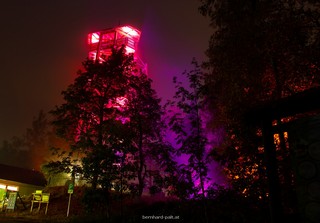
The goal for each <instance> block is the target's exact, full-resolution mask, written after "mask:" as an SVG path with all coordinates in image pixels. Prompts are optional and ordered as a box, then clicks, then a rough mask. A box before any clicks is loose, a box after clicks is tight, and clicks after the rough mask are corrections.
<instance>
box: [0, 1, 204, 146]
mask: <svg viewBox="0 0 320 223" xmlns="http://www.w3.org/2000/svg"><path fill="white" fill-rule="evenodd" d="M198 6H199V2H198V0H161V1H159V0H115V1H114V0H91V1H89V0H54V1H46V0H41V1H40V0H10V1H5V3H3V2H2V3H1V6H0V24H1V36H0V44H1V45H0V50H1V54H0V56H1V60H0V61H1V65H0V85H1V86H0V103H1V110H0V140H1V141H2V140H4V139H10V138H11V137H13V136H21V135H22V134H24V133H25V130H26V128H28V127H30V126H31V122H32V119H33V117H34V116H36V115H37V114H38V112H39V111H40V110H41V109H43V110H44V111H45V112H47V111H49V110H51V109H52V108H54V106H55V105H59V104H61V103H62V97H61V91H62V90H65V89H66V87H67V86H68V85H69V84H71V83H72V81H73V80H74V78H75V77H76V71H77V70H78V69H79V68H80V67H81V63H82V61H84V60H85V58H86V56H87V45H86V44H87V34H88V33H89V32H94V31H99V30H101V29H106V28H111V27H115V26H118V25H132V26H134V27H136V28H138V29H140V30H141V32H142V34H141V39H140V43H139V54H140V57H141V58H142V59H143V61H144V62H146V63H147V64H148V71H149V72H148V74H149V76H150V77H151V78H152V79H153V81H154V85H153V86H154V88H155V89H156V90H157V92H158V95H159V97H161V98H163V100H166V99H168V98H170V97H171V96H172V95H173V92H174V88H173V84H172V77H173V76H179V75H181V73H182V72H183V71H184V70H186V69H188V68H189V67H190V63H191V60H192V58H193V57H195V58H197V59H198V60H199V61H202V60H203V59H204V58H205V57H204V51H205V49H206V48H207V46H208V41H209V36H210V29H209V25H208V24H209V23H208V21H207V20H206V19H205V18H204V17H202V16H201V15H200V14H199V12H198Z"/></svg>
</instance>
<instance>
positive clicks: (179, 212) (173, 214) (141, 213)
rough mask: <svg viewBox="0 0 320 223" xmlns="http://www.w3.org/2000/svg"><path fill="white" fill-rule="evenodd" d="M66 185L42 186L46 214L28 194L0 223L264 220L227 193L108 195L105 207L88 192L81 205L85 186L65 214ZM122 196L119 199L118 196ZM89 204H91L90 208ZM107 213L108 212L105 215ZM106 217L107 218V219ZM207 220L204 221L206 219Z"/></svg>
mask: <svg viewBox="0 0 320 223" xmlns="http://www.w3.org/2000/svg"><path fill="white" fill-rule="evenodd" d="M67 190H68V189H67V187H54V188H46V189H45V190H44V192H48V193H50V202H49V208H48V212H47V215H45V213H44V212H45V205H44V204H43V205H41V209H40V211H39V212H38V211H37V208H38V204H35V207H34V210H33V211H32V213H30V207H31V197H25V198H23V203H24V205H23V204H22V202H21V201H19V200H17V206H16V209H15V210H14V211H11V210H10V211H9V210H7V211H2V212H1V214H0V222H4V223H6V222H8V223H11V222H30V223H42V222H45V223H91V222H92V223H99V222H103V223H107V222H109V223H118V222H120V223H122V222H125V223H135V222H148V223H150V222H156V223H160V222H172V223H180V222H186V223H189V222H190V223H191V222H194V223H201V222H219V223H253V222H255V223H266V222H268V220H267V219H268V218H267V215H265V212H261V211H260V210H257V209H252V208H250V207H249V206H250V205H248V203H245V202H246V201H245V202H244V201H242V200H241V199H237V198H235V197H233V196H229V195H228V196H227V197H224V198H222V199H219V200H206V201H205V202H204V201H203V200H184V201H182V200H177V199H174V198H166V197H163V196H151V197H150V196H148V197H142V198H136V197H135V198H133V197H126V196H120V194H112V195H111V196H112V199H111V200H112V202H110V203H109V206H108V207H110V208H109V209H108V210H109V211H106V210H107V208H106V206H105V205H104V204H103V199H104V198H103V196H101V194H99V193H96V192H94V193H91V194H90V196H89V198H88V197H87V200H88V199H89V200H90V199H91V200H93V201H94V202H93V204H92V205H91V206H86V205H84V204H85V203H84V202H83V197H84V194H85V193H84V191H85V188H83V187H75V189H74V193H73V194H72V197H71V205H70V212H69V213H70V214H69V216H68V217H67V208H68V200H69V194H68V192H67ZM120 198H122V199H120ZM90 207H92V208H91V209H92V210H91V211H90ZM107 213H108V214H109V215H107ZM107 216H108V219H109V221H107ZM207 219H208V221H207Z"/></svg>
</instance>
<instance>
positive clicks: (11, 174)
mask: <svg viewBox="0 0 320 223" xmlns="http://www.w3.org/2000/svg"><path fill="white" fill-rule="evenodd" d="M0 179H2V180H10V181H15V182H19V183H25V184H31V185H35V186H45V185H46V184H47V181H46V179H45V177H44V175H43V174H42V173H40V172H38V171H34V170H30V169H25V168H21V167H15V166H8V165H5V164H0Z"/></svg>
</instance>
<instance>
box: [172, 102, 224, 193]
mask: <svg viewBox="0 0 320 223" xmlns="http://www.w3.org/2000/svg"><path fill="white" fill-rule="evenodd" d="M178 112H180V110H179V108H177V107H171V108H170V110H168V111H167V115H168V117H167V118H169V119H170V117H171V116H172V115H174V114H176V113H178ZM201 118H202V121H203V123H202V127H203V129H206V125H207V122H208V121H209V120H210V116H209V114H207V113H206V112H203V111H202V112H201ZM185 128H186V129H187V130H186V132H188V128H190V125H186V126H185ZM222 132H223V131H220V130H217V131H216V132H212V131H209V130H208V131H206V133H205V134H206V137H207V139H208V142H209V143H208V145H207V146H206V155H208V154H209V153H210V151H211V150H212V149H213V148H214V147H217V146H219V145H220V144H221V142H222V138H223V137H222V134H223V133H222ZM176 137H177V135H176V133H175V132H173V131H172V130H170V129H168V130H167V135H166V139H167V140H168V141H169V142H170V143H171V145H173V147H174V148H175V149H176V150H177V149H178V148H179V146H180V145H179V144H177V142H176ZM189 158H190V156H189V155H186V154H179V155H176V156H175V161H176V162H177V163H178V165H182V164H185V165H187V164H188V159H189ZM208 177H209V178H210V181H207V182H205V186H204V187H205V190H207V189H208V188H209V187H210V186H211V185H213V184H218V185H221V186H223V187H227V180H226V177H225V175H224V174H223V173H222V167H221V166H220V165H219V163H218V162H216V161H214V160H213V159H212V160H211V161H210V162H209V163H208ZM194 184H195V186H199V184H200V180H199V179H196V180H195V181H194Z"/></svg>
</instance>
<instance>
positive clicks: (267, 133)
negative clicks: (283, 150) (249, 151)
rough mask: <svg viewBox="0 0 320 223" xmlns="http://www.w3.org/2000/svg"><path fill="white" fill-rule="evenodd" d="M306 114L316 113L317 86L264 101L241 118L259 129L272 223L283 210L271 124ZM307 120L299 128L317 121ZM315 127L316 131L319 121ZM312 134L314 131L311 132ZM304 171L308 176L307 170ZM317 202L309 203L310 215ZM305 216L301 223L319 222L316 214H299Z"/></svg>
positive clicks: (319, 101) (318, 205)
mask: <svg viewBox="0 0 320 223" xmlns="http://www.w3.org/2000/svg"><path fill="white" fill-rule="evenodd" d="M307 113H313V114H320V87H317V88H311V89H309V90H306V91H303V92H300V93H297V94H294V95H292V96H289V97H287V98H282V99H280V100H278V101H275V102H274V101H273V102H266V103H264V104H261V105H260V106H257V107H255V108H254V109H251V110H250V111H249V112H248V113H247V114H246V117H245V118H246V120H247V121H248V123H249V124H251V125H256V126H259V127H261V128H262V130H263V138H264V147H265V157H266V170H267V177H268V183H269V193H270V196H269V198H270V213H271V222H272V223H280V222H284V219H283V207H282V204H281V203H282V201H281V196H280V183H279V176H278V167H277V158H276V148H275V145H274V133H275V132H276V131H277V129H276V127H275V126H273V125H272V122H273V121H274V120H277V119H281V118H285V117H290V116H297V115H301V114H307ZM310 120H311V121H304V123H309V124H304V125H303V126H304V127H303V128H306V129H307V128H309V127H310V126H311V125H310V123H312V122H317V121H312V120H316V119H314V118H313V119H310ZM294 126H295V128H297V126H299V125H294ZM318 128H319V131H320V122H319V126H318ZM306 129H301V131H294V132H297V134H294V135H295V137H297V138H298V137H300V135H301V132H302V131H305V130H306ZM314 131H317V130H316V129H315V130H314ZM305 132H306V131H305ZM307 134H309V135H310V134H311V135H317V134H313V133H311V132H310V131H308V133H307ZM289 140H290V134H289ZM313 140H314V139H313ZM319 140H320V138H319ZM312 143H314V142H312ZM310 145H311V144H310ZM308 146H309V145H308ZM290 149H291V148H290ZM316 151H317V152H319V151H320V143H319V147H317V148H316ZM304 171H305V172H307V173H308V172H309V171H310V170H304ZM318 201H320V199H318ZM318 201H316V202H314V203H316V205H314V204H313V206H312V210H311V212H314V213H317V212H318V213H320V203H319V202H318ZM304 209H305V210H307V207H304ZM308 214H310V216H309V217H308V216H302V219H307V220H303V222H317V220H319V219H317V218H319V215H317V216H316V217H314V215H313V216H311V215H312V214H313V213H303V214H302V215H308ZM310 219H311V220H310ZM318 222H319V221H318Z"/></svg>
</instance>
